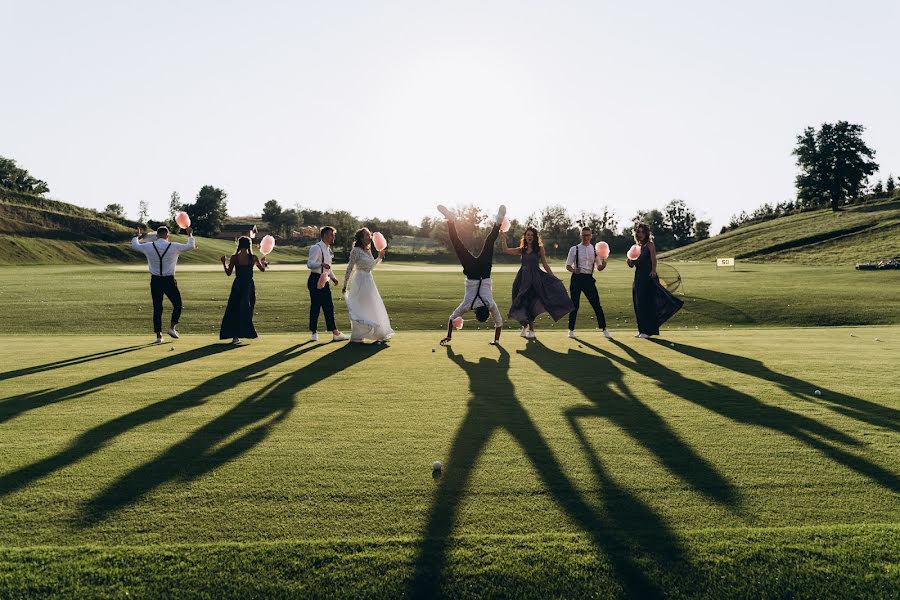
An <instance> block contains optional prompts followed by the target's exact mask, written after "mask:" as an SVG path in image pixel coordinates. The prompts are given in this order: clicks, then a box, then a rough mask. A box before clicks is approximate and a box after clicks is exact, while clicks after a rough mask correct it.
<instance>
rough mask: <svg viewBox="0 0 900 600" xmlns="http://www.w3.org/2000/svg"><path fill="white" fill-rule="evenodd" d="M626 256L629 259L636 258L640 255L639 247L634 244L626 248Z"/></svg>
mask: <svg viewBox="0 0 900 600" xmlns="http://www.w3.org/2000/svg"><path fill="white" fill-rule="evenodd" d="M627 256H628V258H630V259H631V260H637V259H638V258H640V256H641V247H640V246H638V245H637V244H635V245H634V246H632V247H631V248H629V249H628V255H627Z"/></svg>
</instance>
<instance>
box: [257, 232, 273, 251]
mask: <svg viewBox="0 0 900 600" xmlns="http://www.w3.org/2000/svg"><path fill="white" fill-rule="evenodd" d="M274 249H275V238H273V237H272V236H271V235H267V236H265V237H263V239H262V241H261V242H260V243H259V251H260V252H262V253H263V256H265V255H266V254H268V253H269V252H271V251H272V250H274Z"/></svg>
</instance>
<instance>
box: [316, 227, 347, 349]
mask: <svg viewBox="0 0 900 600" xmlns="http://www.w3.org/2000/svg"><path fill="white" fill-rule="evenodd" d="M336 233H337V230H336V229H335V228H334V227H328V226H325V227H323V228H322V229H320V230H319V239H320V241H319V243H318V244H316V245H315V246H312V247H311V248H310V249H309V258H308V259H307V261H306V266H307V268H309V279H307V281H306V288H307V289H308V290H309V330H310V331H311V332H312V333H311V335H310V336H309V340H310V341H311V342H318V341H319V333H318V329H319V312H320V311H322V312H324V313H325V326H326V327H328V329H329V330H330V331H331V339H332V341H335V342H342V341H344V340H349V339H350V337H349V336H347V335H345V334H343V333H341V330H340V329H338V328H337V325H335V323H334V301H332V299H331V289H330V288H329V287H328V284H327V283H326V284H325V287H323V288H322V289H319V277H321V276H322V274H323V273H328V279H330V280H331V282H332V283H333V284H334V285H337V284H338V280H337V277H335V276H334V273H333V272H332V271H331V263H332V261H333V260H334V252H332V251H331V246H332V245H333V244H334V236H335V234H336Z"/></svg>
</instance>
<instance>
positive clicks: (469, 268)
mask: <svg viewBox="0 0 900 600" xmlns="http://www.w3.org/2000/svg"><path fill="white" fill-rule="evenodd" d="M437 209H438V211H439V212H440V213H441V214H442V215H444V216H445V217H447V230H448V231H449V232H450V241H451V243H452V244H453V249H454V250H456V255H457V256H458V257H459V262H460V263H461V264H462V267H463V273H464V274H465V276H466V291H465V295H464V296H463V301H462V303H460V305H459V306H457V307H456V310H454V311H453V314H451V315H450V321H449V322H448V323H447V337H445V338H444V339H442V340H441V346H449V345H450V339H451V338H452V337H453V320H454V319H457V318H459V317H461V316H463V315H464V314H465V313H467V312H468V311H470V310H474V311H475V318H476V319H478V321H479V322H481V323H484V322H485V321H487V320H488V315H490V316H491V317H493V320H494V341H492V342H491V345H492V346H497V345H499V343H500V333H501V332H502V331H503V315H501V314H500V309H499V308H497V303H496V302H494V295H493V292H492V289H491V268H492V267H493V264H494V242H496V241H497V237H498V236H499V235H500V223H501V221H503V217H504V216H506V207H505V206H503V205H501V206H500V210H498V211H497V218H496V219H495V220H494V226H493V228H491V232H490V233H489V234H488V236H487V238H486V239H485V240H484V245H483V246H482V247H481V252H480V253H479V254H478V256H473V255H472V253H471V252H469V249H468V248H466V246H465V245H464V244H463V243H462V240H460V239H459V233H458V232H457V231H456V215H454V214H453V212H452V211H451V210H450V209H448V208H447V207H446V206H443V205H441V204H439V205H438V207H437Z"/></svg>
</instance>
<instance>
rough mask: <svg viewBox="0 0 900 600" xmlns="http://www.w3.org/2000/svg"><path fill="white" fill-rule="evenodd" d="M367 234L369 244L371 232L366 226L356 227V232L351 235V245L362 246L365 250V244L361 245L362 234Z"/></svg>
mask: <svg viewBox="0 0 900 600" xmlns="http://www.w3.org/2000/svg"><path fill="white" fill-rule="evenodd" d="M364 233H368V234H369V244H371V243H372V232H371V231H369V228H368V227H363V228H362V229H357V230H356V234H355V235H354V236H353V247H354V248H362V249H363V250H365V246H363V234H364Z"/></svg>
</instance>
